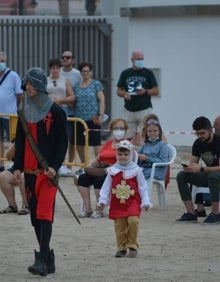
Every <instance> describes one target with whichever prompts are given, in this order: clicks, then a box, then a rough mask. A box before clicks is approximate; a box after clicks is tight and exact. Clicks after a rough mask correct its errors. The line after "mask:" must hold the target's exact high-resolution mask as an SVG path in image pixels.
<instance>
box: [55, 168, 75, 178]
mask: <svg viewBox="0 0 220 282" xmlns="http://www.w3.org/2000/svg"><path fill="white" fill-rule="evenodd" d="M58 173H59V176H63V177H68V176H73V175H74V174H73V172H72V169H69V168H67V167H66V166H65V165H62V166H61V168H60V169H59V171H58Z"/></svg>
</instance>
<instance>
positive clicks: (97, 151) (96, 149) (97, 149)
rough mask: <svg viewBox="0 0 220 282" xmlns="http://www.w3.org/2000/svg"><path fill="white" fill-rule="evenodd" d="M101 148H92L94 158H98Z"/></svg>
mask: <svg viewBox="0 0 220 282" xmlns="http://www.w3.org/2000/svg"><path fill="white" fill-rule="evenodd" d="M101 147H102V146H101V145H100V146H94V147H93V150H94V155H95V157H97V156H98V154H99V151H100V149H101Z"/></svg>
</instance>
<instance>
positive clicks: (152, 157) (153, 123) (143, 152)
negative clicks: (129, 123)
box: [138, 119, 169, 180]
mask: <svg viewBox="0 0 220 282" xmlns="http://www.w3.org/2000/svg"><path fill="white" fill-rule="evenodd" d="M143 136H144V145H143V146H142V147H141V148H140V149H139V150H138V160H139V161H138V165H139V166H140V167H143V174H144V177H145V179H149V178H150V174H151V167H152V164H153V163H163V162H167V161H168V159H169V149H168V146H167V144H166V143H165V142H164V141H162V129H161V126H160V124H159V121H157V120H153V119H150V120H148V121H147V122H146V124H145V125H144V129H143ZM166 171H167V166H164V167H157V168H156V170H155V178H156V179H158V180H163V179H165V176H166Z"/></svg>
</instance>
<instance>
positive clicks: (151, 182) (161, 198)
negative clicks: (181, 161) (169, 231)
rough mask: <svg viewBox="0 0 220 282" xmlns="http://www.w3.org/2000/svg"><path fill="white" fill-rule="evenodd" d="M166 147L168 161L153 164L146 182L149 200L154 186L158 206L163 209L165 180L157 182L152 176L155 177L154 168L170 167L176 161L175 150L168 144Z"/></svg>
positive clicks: (164, 203) (164, 205)
mask: <svg viewBox="0 0 220 282" xmlns="http://www.w3.org/2000/svg"><path fill="white" fill-rule="evenodd" d="M167 145H168V147H169V161H168V162H166V163H154V164H153V165H152V169H151V175H150V178H149V180H148V193H149V198H150V199H151V194H152V188H153V185H155V186H156V188H157V194H158V202H159V206H160V207H161V208H163V209H164V208H165V207H166V195H165V179H164V180H157V179H155V178H154V175H155V169H156V167H158V166H164V165H171V164H172V163H173V162H174V161H175V159H176V148H175V147H174V146H173V145H170V144H167Z"/></svg>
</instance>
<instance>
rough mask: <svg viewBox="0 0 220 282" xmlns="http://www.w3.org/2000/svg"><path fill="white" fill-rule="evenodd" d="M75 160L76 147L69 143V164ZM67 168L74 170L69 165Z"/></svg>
mask: <svg viewBox="0 0 220 282" xmlns="http://www.w3.org/2000/svg"><path fill="white" fill-rule="evenodd" d="M74 159H75V150H74V145H72V144H71V142H69V146H68V162H69V163H72V162H73V161H74ZM67 168H69V169H72V166H71V165H68V166H67Z"/></svg>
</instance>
